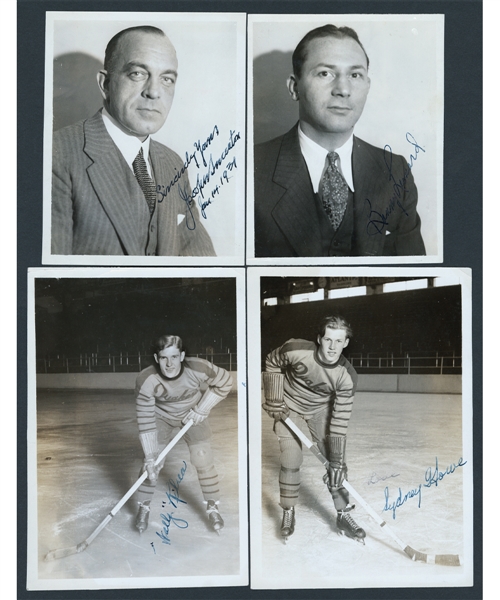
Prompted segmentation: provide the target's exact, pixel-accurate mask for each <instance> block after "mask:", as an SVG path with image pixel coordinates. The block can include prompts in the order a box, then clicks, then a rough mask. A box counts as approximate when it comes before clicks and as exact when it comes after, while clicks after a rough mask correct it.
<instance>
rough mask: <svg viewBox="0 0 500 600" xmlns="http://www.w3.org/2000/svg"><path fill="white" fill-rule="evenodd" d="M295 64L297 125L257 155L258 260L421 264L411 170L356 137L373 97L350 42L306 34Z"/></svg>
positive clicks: (327, 30) (344, 32) (292, 87)
mask: <svg viewBox="0 0 500 600" xmlns="http://www.w3.org/2000/svg"><path fill="white" fill-rule="evenodd" d="M292 62H293V74H292V75H290V77H289V79H288V90H289V92H290V95H291V97H292V99H293V100H295V101H297V102H298V103H299V123H298V125H296V126H295V127H293V128H292V129H291V130H290V131H289V132H288V133H286V134H285V135H283V136H280V137H278V138H276V139H274V140H271V141H269V142H265V143H263V144H259V145H257V146H256V147H255V154H254V166H255V174H254V183H255V189H254V192H255V193H254V195H255V224H254V226H255V256H256V257H305V256H311V257H324V256H402V255H405V256H407V255H410V256H411V255H422V254H425V247H424V243H423V240H422V236H421V233H420V218H419V216H418V213H417V209H416V207H417V188H416V186H415V183H414V181H413V175H412V173H411V167H410V164H409V163H408V162H407V161H406V160H405V159H404V158H403V157H402V156H396V155H392V152H390V149H389V151H388V150H386V149H381V148H376V147H374V146H372V145H371V144H368V143H366V142H364V141H363V140H361V139H359V138H357V137H355V136H354V135H353V131H354V126H355V125H356V123H357V121H358V119H359V118H360V116H361V114H362V112H363V109H364V106H365V102H366V99H367V96H368V92H369V90H370V78H369V77H368V64H369V63H368V56H367V55H366V52H365V50H364V48H363V46H362V45H361V42H360V41H359V38H358V35H357V33H356V32H355V31H354V30H353V29H351V28H350V27H336V26H335V25H324V26H323V27H318V28H316V29H313V30H312V31H310V32H309V33H307V34H306V35H305V36H304V38H303V39H302V40H301V42H300V43H299V44H298V46H297V48H296V49H295V51H294V53H293V57H292ZM407 135H408V134H407ZM408 141H409V143H410V144H412V145H411V148H412V154H415V156H416V153H417V152H419V151H425V150H424V149H423V148H421V147H420V146H418V144H416V143H415V144H413V141H414V140H413V141H411V140H408ZM330 173H334V175H331V174H330ZM334 177H335V181H337V185H336V186H333V185H332V184H331V183H329V181H330V182H331V181H332V180H333V178H334ZM339 182H340V183H339ZM327 189H329V190H330V191H331V190H334V192H333V193H332V192H330V193H325V190H327ZM334 196H335V197H336V198H337V205H335V203H334V201H333V197H334ZM333 206H337V207H338V208H332V207H333ZM332 214H333V217H332Z"/></svg>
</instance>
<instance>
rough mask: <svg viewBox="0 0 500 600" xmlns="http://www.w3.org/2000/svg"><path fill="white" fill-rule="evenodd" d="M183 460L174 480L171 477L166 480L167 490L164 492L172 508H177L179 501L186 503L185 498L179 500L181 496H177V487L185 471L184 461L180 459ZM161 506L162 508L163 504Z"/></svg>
mask: <svg viewBox="0 0 500 600" xmlns="http://www.w3.org/2000/svg"><path fill="white" fill-rule="evenodd" d="M182 462H183V466H182V468H181V470H180V471H179V473H178V475H177V478H176V480H175V481H174V480H173V479H169V480H168V491H167V492H165V493H166V494H167V499H168V502H169V504H171V505H172V506H173V507H174V508H177V506H178V504H179V502H182V504H187V502H186V501H185V500H181V498H180V497H179V487H180V485H181V481H182V480H183V479H184V475H185V474H186V471H187V464H186V461H185V460H184V461H182ZM162 508H164V506H162Z"/></svg>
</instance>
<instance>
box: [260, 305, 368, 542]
mask: <svg viewBox="0 0 500 600" xmlns="http://www.w3.org/2000/svg"><path fill="white" fill-rule="evenodd" d="M351 336H352V330H351V327H350V326H349V324H348V323H347V322H346V321H345V319H343V318H342V317H339V316H331V317H327V318H325V319H324V320H323V321H322V323H321V325H320V329H319V334H318V337H317V343H316V344H315V343H313V342H309V341H306V340H300V339H291V340H288V341H287V342H285V343H284V344H283V346H281V347H280V348H277V349H276V350H273V351H272V352H271V353H270V354H268V355H267V357H266V373H264V374H263V380H264V395H265V403H264V404H263V408H264V410H265V411H266V412H267V413H268V414H269V416H271V417H272V418H273V419H274V432H275V433H276V435H277V436H278V440H279V446H280V462H281V468H280V473H279V487H280V506H281V508H282V509H283V520H282V524H281V535H282V536H283V538H284V539H285V541H286V540H287V539H288V537H289V536H290V535H292V534H293V532H294V530H295V506H296V504H297V502H298V499H299V488H300V467H301V465H302V459H303V457H302V445H301V443H300V441H299V440H298V439H297V437H296V436H295V435H294V434H293V433H292V432H291V431H290V429H289V428H288V427H287V425H286V424H285V423H284V422H283V421H284V420H285V419H286V418H287V417H289V418H290V419H291V420H292V421H294V422H295V423H296V424H298V423H299V421H300V420H302V419H303V420H304V421H305V422H306V424H307V426H308V428H309V431H310V433H311V436H312V438H313V440H314V441H315V442H316V444H317V445H318V448H319V450H320V452H321V453H322V454H323V455H324V456H326V457H327V458H328V460H329V468H328V473H326V474H325V477H324V481H325V483H326V484H327V486H328V490H329V491H330V493H331V495H332V498H333V502H334V505H335V509H336V511H337V530H338V532H339V534H342V535H347V536H348V537H350V538H352V539H355V540H356V541H359V542H362V543H364V538H365V536H366V533H365V531H364V530H363V529H362V528H361V527H359V526H358V525H357V524H356V522H355V521H354V519H353V518H352V516H351V514H350V511H351V510H352V509H353V508H354V506H351V505H350V504H349V493H348V492H347V490H346V489H345V488H344V487H343V486H342V482H343V481H344V479H347V465H346V461H345V449H346V439H347V438H346V435H347V426H348V424H349V419H350V417H351V411H352V405H353V400H354V394H355V391H356V384H357V378H358V376H357V373H356V371H355V370H354V368H353V367H352V365H351V364H350V363H349V361H348V360H347V359H346V358H345V357H344V356H343V355H342V351H343V349H344V348H345V347H346V346H347V344H348V343H349V339H350V338H351Z"/></svg>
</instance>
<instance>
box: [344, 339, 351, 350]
mask: <svg viewBox="0 0 500 600" xmlns="http://www.w3.org/2000/svg"><path fill="white" fill-rule="evenodd" d="M349 339H350V338H347V339H346V341H345V343H344V348H347V346H349Z"/></svg>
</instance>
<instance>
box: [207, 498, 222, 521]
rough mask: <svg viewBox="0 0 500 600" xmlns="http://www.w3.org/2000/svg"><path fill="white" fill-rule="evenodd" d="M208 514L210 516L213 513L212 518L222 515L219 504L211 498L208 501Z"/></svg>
mask: <svg viewBox="0 0 500 600" xmlns="http://www.w3.org/2000/svg"><path fill="white" fill-rule="evenodd" d="M207 515H208V516H209V517H211V516H212V515H213V517H212V518H217V517H220V512H219V507H218V506H217V503H216V502H214V501H213V500H209V501H208V502H207Z"/></svg>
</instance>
